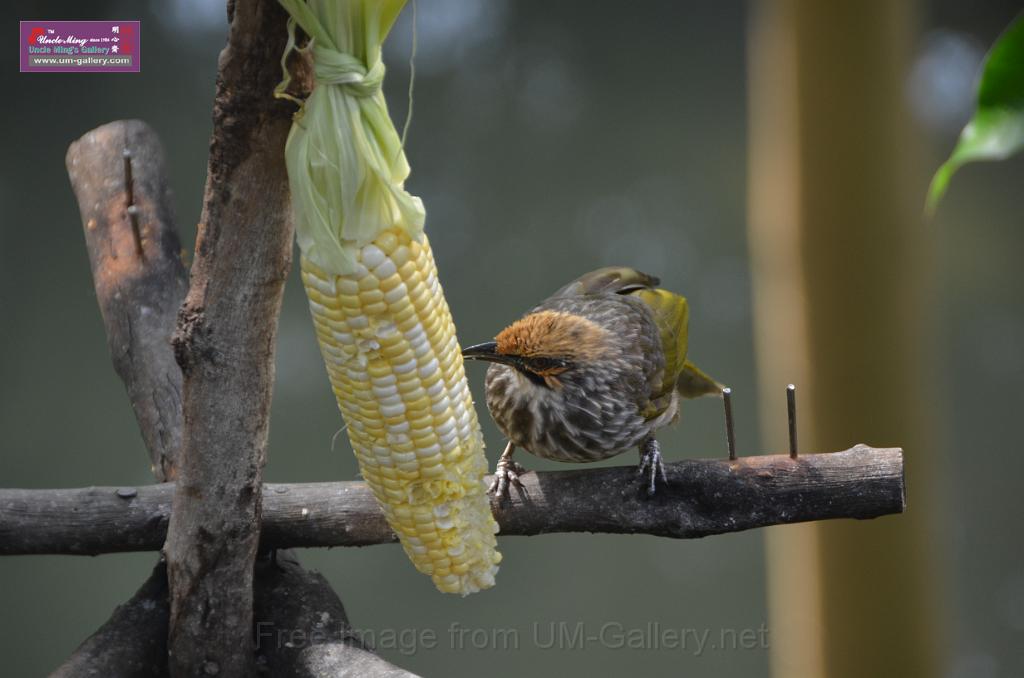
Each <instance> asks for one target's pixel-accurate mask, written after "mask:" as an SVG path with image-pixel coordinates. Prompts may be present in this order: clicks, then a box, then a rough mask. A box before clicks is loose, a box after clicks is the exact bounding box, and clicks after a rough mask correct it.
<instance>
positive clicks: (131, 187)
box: [121, 148, 135, 207]
mask: <svg viewBox="0 0 1024 678" xmlns="http://www.w3.org/2000/svg"><path fill="white" fill-rule="evenodd" d="M121 157H122V158H123V159H124V194H125V199H126V201H127V202H125V204H126V205H127V206H128V207H131V206H132V205H134V204H135V180H134V178H133V177H132V152H131V151H129V150H128V149H127V148H126V149H124V150H123V151H122V152H121Z"/></svg>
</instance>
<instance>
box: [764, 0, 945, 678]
mask: <svg viewBox="0 0 1024 678" xmlns="http://www.w3.org/2000/svg"><path fill="white" fill-rule="evenodd" d="M751 11H752V17H751V35H750V38H751V39H750V50H749V55H750V56H749V59H750V63H749V73H750V84H749V93H750V122H749V130H750V145H751V157H750V194H749V198H750V199H749V209H750V213H749V219H748V221H749V229H750V249H751V260H752V267H753V280H754V302H755V325H756V333H757V337H756V345H757V355H758V363H759V373H760V375H759V380H760V384H761V393H760V401H761V403H762V417H761V419H762V421H763V422H765V426H764V434H765V437H766V439H767V440H770V441H772V442H773V445H772V446H777V447H780V448H781V447H783V445H784V441H785V439H786V433H785V422H786V419H785V391H784V389H785V385H786V383H787V382H790V381H792V382H796V383H797V384H798V386H799V388H800V393H799V401H800V422H801V435H800V441H801V448H802V449H806V450H808V451H813V450H820V449H831V448H834V447H835V446H839V447H842V446H844V445H847V444H852V443H854V442H866V443H872V444H886V445H890V444H891V445H900V446H903V447H905V448H906V450H907V457H908V459H907V461H908V470H907V473H908V477H909V481H908V486H909V487H910V489H911V491H912V492H913V494H912V495H911V497H910V498H909V505H910V511H909V512H908V513H907V514H905V515H902V516H899V517H894V518H884V519H880V520H876V521H870V522H866V523H835V524H822V525H804V526H792V527H786V528H775V529H773V530H770V531H769V534H768V535H767V553H766V557H767V565H768V586H769V593H768V604H769V610H770V613H769V615H770V619H769V626H770V630H771V638H772V648H771V653H772V654H771V662H772V672H773V674H774V675H775V676H776V677H777V678H804V677H806V678H822V677H824V676H827V677H828V678H840V677H846V676H849V677H850V678H865V677H867V676H871V677H873V678H874V677H880V676H881V677H884V676H898V677H900V678H903V677H905V676H933V675H937V673H938V670H937V667H938V664H939V661H938V657H939V650H938V645H939V644H938V639H939V637H940V636H939V633H940V631H941V630H942V628H941V627H942V623H941V620H940V619H939V615H938V614H937V612H938V611H939V609H940V608H939V606H938V605H937V602H936V599H935V595H936V587H935V582H934V577H933V575H932V572H933V571H934V570H933V568H932V563H933V559H932V558H930V557H929V554H928V552H927V550H928V549H929V548H930V546H929V541H928V524H929V521H930V520H931V519H932V518H933V517H934V514H933V513H932V512H931V511H930V510H929V509H930V505H931V506H934V502H932V501H930V497H929V488H928V486H929V485H930V484H931V478H933V477H934V469H933V468H930V467H929V465H930V464H931V463H932V462H930V461H929V459H928V458H927V455H928V453H929V450H930V449H932V448H930V446H929V445H928V440H929V435H928V431H929V428H928V427H929V423H928V421H927V417H925V416H924V412H923V407H922V406H923V403H924V402H925V400H926V399H927V396H926V395H925V392H926V386H925V385H926V384H927V381H928V380H927V379H926V378H925V372H924V365H925V356H926V355H927V354H928V353H929V349H928V341H927V338H926V337H925V336H924V327H925V323H924V320H925V317H926V315H925V314H926V311H925V309H926V306H927V303H928V297H927V295H926V294H925V284H924V283H925V280H926V277H927V273H928V260H929V252H930V247H928V243H929V241H930V238H931V236H930V235H929V234H928V233H927V232H926V231H925V230H924V228H923V225H922V224H921V218H920V209H921V200H922V195H923V194H922V191H923V188H924V187H923V185H917V183H916V182H914V166H915V161H916V158H917V148H916V142H915V135H914V130H913V128H912V126H911V125H910V123H909V120H908V118H907V117H906V115H905V111H904V97H903V84H904V80H905V78H906V73H907V67H908V64H909V57H910V51H911V49H912V47H913V44H914V38H915V19H916V4H915V3H913V2H909V1H904V0H900V1H898V2H890V1H888V0H867V1H861V2H853V1H847V0H841V1H835V2H833V1H831V0H830V1H828V2H822V1H820V0H764V1H763V2H758V3H752V5H751Z"/></svg>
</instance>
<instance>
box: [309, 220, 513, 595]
mask: <svg viewBox="0 0 1024 678" xmlns="http://www.w3.org/2000/svg"><path fill="white" fill-rule="evenodd" d="M302 280H303V283H304V285H305V287H306V291H307V294H308V297H309V301H310V310H311V312H312V314H313V321H314V324H315V327H316V334H317V339H318V341H319V343H320V348H321V353H322V355H323V358H324V362H325V364H326V366H327V373H328V376H329V377H330V380H331V386H332V388H333V390H334V393H335V395H336V397H337V399H338V407H339V409H340V410H341V412H342V415H343V416H344V418H345V421H346V423H347V424H348V426H347V431H348V434H349V439H350V441H351V443H352V449H353V450H354V451H355V454H356V458H357V459H358V460H359V468H360V471H361V472H362V475H363V477H364V478H365V479H366V482H367V484H368V485H369V486H370V489H371V490H373V493H374V496H376V497H377V500H378V501H379V502H380V503H381V506H382V507H383V508H384V513H385V515H386V517H387V520H388V524H389V525H391V528H392V529H393V530H394V531H395V533H396V534H397V535H398V537H399V539H400V541H401V543H402V546H403V548H404V549H405V552H406V554H408V556H409V558H410V559H411V560H412V562H413V564H414V565H415V566H416V568H417V569H418V570H419V571H420V572H423V573H425V574H428V575H430V576H431V578H432V579H433V581H434V584H435V585H436V586H437V588H438V589H440V590H441V591H445V592H449V593H461V594H463V595H465V594H468V593H472V592H474V591H478V590H480V589H483V588H488V587H490V586H493V585H494V576H495V574H496V573H497V571H498V563H499V562H500V561H501V554H500V553H498V552H497V550H496V546H497V542H496V539H495V536H494V535H495V534H496V533H497V531H498V526H497V523H496V522H495V520H494V518H493V516H492V515H491V511H490V504H489V502H488V499H487V495H486V491H485V487H484V482H483V476H484V474H485V473H486V467H487V462H486V459H485V458H484V454H483V438H482V436H481V433H480V426H479V423H478V422H477V418H476V412H475V410H474V408H473V403H472V399H471V397H470V395H469V388H468V385H467V383H466V377H465V373H464V370H463V364H462V355H461V353H460V351H459V346H458V342H457V341H456V340H455V329H454V326H453V324H452V319H451V313H450V312H449V310H448V305H447V303H446V302H445V299H444V294H443V292H442V291H441V286H440V284H439V283H438V278H437V269H436V266H435V264H434V259H433V254H432V253H431V251H430V246H429V244H428V243H427V238H426V236H425V235H420V236H418V238H411V237H410V236H409V235H408V234H406V233H405V231H403V230H401V229H398V228H394V229H388V230H385V231H383V232H382V233H380V234H379V235H378V236H377V238H376V239H375V240H374V241H373V243H371V244H369V245H366V246H365V247H362V248H360V249H358V250H357V257H356V266H355V272H354V273H351V274H347V275H334V274H331V273H327V272H325V271H324V270H322V269H321V268H319V267H318V266H316V265H315V264H313V263H312V262H311V261H309V260H308V259H306V258H303V259H302Z"/></svg>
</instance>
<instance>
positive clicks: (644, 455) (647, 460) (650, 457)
mask: <svg viewBox="0 0 1024 678" xmlns="http://www.w3.org/2000/svg"><path fill="white" fill-rule="evenodd" d="M637 473H638V474H639V475H640V476H642V477H643V478H642V480H643V481H645V482H646V485H647V488H646V489H647V496H648V497H653V496H654V485H655V481H656V480H657V479H658V478H661V482H662V483H664V484H665V485H668V476H667V475H666V474H665V465H664V464H663V463H662V461H661V447H660V446H659V445H658V441H657V440H655V439H654V438H648V439H647V440H645V441H644V444H643V445H642V446H641V447H640V464H639V466H637Z"/></svg>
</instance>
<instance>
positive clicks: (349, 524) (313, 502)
mask: <svg viewBox="0 0 1024 678" xmlns="http://www.w3.org/2000/svg"><path fill="white" fill-rule="evenodd" d="M665 469H666V471H667V474H668V480H669V484H668V486H667V487H661V488H659V491H658V494H657V495H656V496H655V497H654V498H653V499H647V498H646V497H645V496H644V495H642V494H641V493H640V492H639V490H638V488H639V484H638V482H637V477H636V470H635V468H634V467H612V468H601V469H589V470H583V471H549V472H540V473H532V472H531V473H527V474H525V475H524V476H522V480H523V484H524V486H525V490H526V492H527V495H526V498H525V499H524V498H523V497H520V496H517V495H516V494H515V493H513V496H512V497H511V500H510V501H509V502H507V503H498V502H494V503H493V504H492V509H493V510H494V515H495V517H496V518H497V520H498V522H499V524H500V526H501V534H502V535H504V536H511V535H535V534H547V533H552V532H604V533H611V534H651V535H657V536H661V537H671V538H677V539H689V538H696V537H705V536H708V535H713V534H720V533H724V532H737V531H740V530H749V529H753V528H757V527H766V526H769V525H779V524H786V523H796V522H802V521H808V520H825V519H831V518H874V517H877V516H882V515H886V514H891V513H900V512H902V511H903V510H904V509H905V506H906V499H905V486H904V479H903V453H902V451H901V450H898V449H875V448H869V447H866V446H857V447H854V448H852V449H850V450H846V451H844V452H835V453H831V454H808V455H801V456H800V457H799V458H798V459H797V460H793V459H790V457H789V455H771V456H762V457H743V458H740V459H738V460H736V461H733V462H730V461H728V460H687V461H681V462H676V463H672V464H666V466H665ZM173 494H174V488H173V487H172V486H171V485H170V484H163V485H152V486H148V487H140V488H120V489H118V488H112V487H106V488H103V487H100V488H97V487H92V488H84V489H68V490H0V509H2V511H0V555H19V554H42V553H63V554H78V555H96V554H99V553H113V552H120V551H145V550H154V549H158V548H159V547H160V544H161V543H162V542H163V537H164V533H165V531H166V530H167V523H168V518H169V515H170V508H171V497H172V495H173ZM263 497H264V507H263V530H262V547H263V548H265V549H269V548H299V547H323V546H327V547H330V546H367V545H370V544H383V543H390V542H393V541H395V536H394V534H393V533H392V532H391V529H390V528H389V527H388V525H387V521H385V519H384V514H383V512H382V511H381V509H380V506H379V504H378V503H377V502H376V500H375V499H374V498H373V495H372V494H371V492H370V490H369V488H368V487H367V486H366V484H365V483H362V482H337V483H306V484H295V485H275V484H268V485H266V486H265V488H264V491H263Z"/></svg>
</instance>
